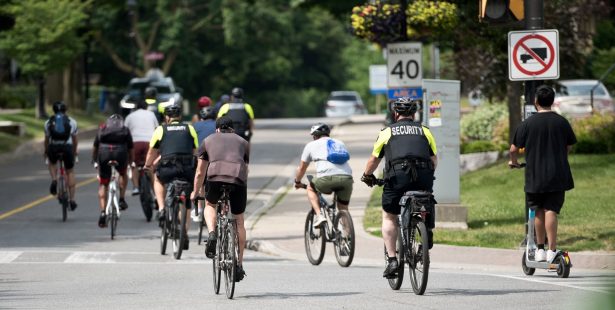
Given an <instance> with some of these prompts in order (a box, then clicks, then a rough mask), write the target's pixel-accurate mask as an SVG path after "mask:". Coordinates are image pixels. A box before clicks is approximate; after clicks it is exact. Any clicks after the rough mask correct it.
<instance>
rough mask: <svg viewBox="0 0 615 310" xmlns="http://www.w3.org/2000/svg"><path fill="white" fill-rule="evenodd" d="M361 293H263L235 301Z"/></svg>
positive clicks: (355, 293) (338, 295)
mask: <svg viewBox="0 0 615 310" xmlns="http://www.w3.org/2000/svg"><path fill="white" fill-rule="evenodd" d="M359 294H362V293H361V292H306V293H263V294H258V295H246V296H240V297H235V299H269V298H271V299H289V298H295V297H340V296H350V295H359Z"/></svg>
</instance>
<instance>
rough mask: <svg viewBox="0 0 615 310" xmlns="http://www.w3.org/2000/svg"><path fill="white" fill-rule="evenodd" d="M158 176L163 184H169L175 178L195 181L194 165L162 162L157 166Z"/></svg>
mask: <svg viewBox="0 0 615 310" xmlns="http://www.w3.org/2000/svg"><path fill="white" fill-rule="evenodd" d="M156 176H157V177H158V179H159V180H160V182H162V183H163V184H168V183H170V182H172V181H173V180H175V179H180V180H184V181H187V182H190V183H192V182H193V181H194V167H193V165H191V164H190V165H182V164H179V165H176V164H162V163H161V164H160V165H158V167H157V168H156Z"/></svg>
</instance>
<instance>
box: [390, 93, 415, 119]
mask: <svg viewBox="0 0 615 310" xmlns="http://www.w3.org/2000/svg"><path fill="white" fill-rule="evenodd" d="M419 104H421V100H419V99H410V97H400V98H397V99H395V101H393V111H395V112H397V113H398V114H401V115H403V116H410V115H413V114H414V113H416V111H417V110H418V109H419Z"/></svg>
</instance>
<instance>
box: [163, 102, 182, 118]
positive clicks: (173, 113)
mask: <svg viewBox="0 0 615 310" xmlns="http://www.w3.org/2000/svg"><path fill="white" fill-rule="evenodd" d="M181 114H182V107H181V106H180V105H177V104H171V105H169V106H167V107H165V108H164V115H166V116H168V117H179V116H180V115H181Z"/></svg>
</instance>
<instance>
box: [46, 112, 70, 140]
mask: <svg viewBox="0 0 615 310" xmlns="http://www.w3.org/2000/svg"><path fill="white" fill-rule="evenodd" d="M47 129H48V132H49V135H50V136H51V139H52V140H55V141H67V140H68V139H69V138H70V136H71V128H70V119H69V118H68V116H66V114H64V113H58V114H55V115H53V116H51V117H50V118H49V123H48V125H47Z"/></svg>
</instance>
